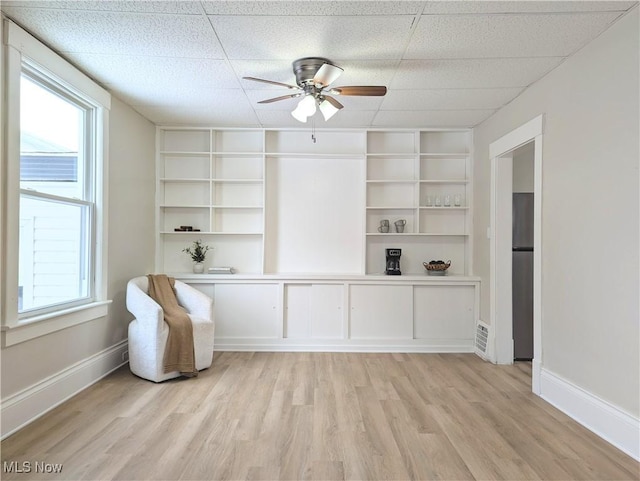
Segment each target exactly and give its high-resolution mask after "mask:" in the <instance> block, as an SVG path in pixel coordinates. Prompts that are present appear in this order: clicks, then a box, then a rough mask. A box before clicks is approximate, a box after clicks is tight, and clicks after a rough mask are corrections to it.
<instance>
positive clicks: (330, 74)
mask: <svg viewBox="0 0 640 481" xmlns="http://www.w3.org/2000/svg"><path fill="white" fill-rule="evenodd" d="M342 72H343V69H341V68H340V67H338V66H336V65H334V64H333V63H332V62H331V61H330V60H328V59H326V58H322V57H305V58H299V59H298V60H295V61H294V62H293V73H294V74H295V76H296V84H297V85H290V84H285V83H281V82H274V81H273V80H265V79H261V78H256V77H242V78H243V79H245V80H253V81H255V82H263V83H267V84H272V85H279V86H280V87H286V88H288V89H291V90H295V91H296V92H295V93H292V94H290V95H282V96H280V97H274V98H272V99H266V100H261V101H260V102H258V103H259V104H269V103H271V102H278V101H279V100H286V99H291V98H296V97H302V100H300V102H299V103H298V106H297V107H296V108H295V109H294V110H293V112H291V115H293V117H294V118H295V119H296V120H299V121H300V122H306V121H307V119H308V118H309V117H311V116H313V114H315V113H316V106H317V107H319V108H320V112H322V116H323V117H324V119H325V120H329V119H330V118H331V117H333V115H334V114H335V113H336V112H338V110H340V109H342V108H343V107H344V106H343V105H342V104H341V103H340V102H338V101H337V100H336V99H335V98H333V97H330V96H329V95H328V94H331V95H357V96H371V97H381V96H383V95H385V94H386V93H387V87H385V86H376V85H369V86H346V87H330V86H329V85H331V83H333V82H334V81H335V80H336V79H337V78H338V77H339V76H340V74H341V73H342Z"/></svg>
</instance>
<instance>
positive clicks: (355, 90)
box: [330, 85, 387, 97]
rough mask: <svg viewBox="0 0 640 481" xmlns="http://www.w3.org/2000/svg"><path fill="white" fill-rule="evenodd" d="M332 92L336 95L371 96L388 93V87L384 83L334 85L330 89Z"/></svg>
mask: <svg viewBox="0 0 640 481" xmlns="http://www.w3.org/2000/svg"><path fill="white" fill-rule="evenodd" d="M330 92H331V93H332V94H334V95H366V96H371V97H381V96H383V95H385V94H386V93H387V87H385V86H384V85H368V86H349V87H334V88H332V89H330Z"/></svg>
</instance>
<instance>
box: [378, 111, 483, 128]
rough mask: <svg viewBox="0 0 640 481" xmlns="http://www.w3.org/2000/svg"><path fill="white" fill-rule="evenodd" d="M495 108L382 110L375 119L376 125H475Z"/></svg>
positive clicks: (411, 126) (415, 126)
mask: <svg viewBox="0 0 640 481" xmlns="http://www.w3.org/2000/svg"><path fill="white" fill-rule="evenodd" d="M494 112H495V111H494V110H421V111H416V110H404V111H401V110H386V111H385V110H381V111H379V112H378V113H377V114H376V116H375V118H374V119H373V125H374V126H376V127H408V128H420V127H473V126H474V125H477V124H479V123H480V122H482V121H483V120H485V119H486V118H488V117H489V116H490V115H491V114H493V113H494Z"/></svg>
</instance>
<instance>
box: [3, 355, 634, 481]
mask: <svg viewBox="0 0 640 481" xmlns="http://www.w3.org/2000/svg"><path fill="white" fill-rule="evenodd" d="M0 447H1V448H2V449H1V460H2V463H3V468H4V472H3V473H2V479H6V480H22V481H39V480H44V479H46V480H65V481H68V480H76V479H77V480H91V481H93V480H105V481H106V480H131V481H135V480H178V479H182V480H193V481H196V480H203V481H204V480H209V481H213V480H220V481H222V480H250V481H254V480H255V481H267V480H268V481H275V480H291V481H294V480H295V481H297V480H311V481H316V480H317V481H319V480H323V481H334V480H335V481H344V480H385V479H389V480H392V479H393V480H428V479H434V480H475V479H478V480H479V479H495V480H513V479H522V480H524V479H531V480H556V479H558V480H560V479H562V480H594V481H596V480H598V481H604V480H613V479H615V480H635V481H638V480H640V464H639V463H637V462H636V461H634V460H633V459H631V458H630V457H629V456H627V455H625V454H624V453H622V452H621V451H619V450H617V449H615V448H613V447H612V446H611V445H609V444H608V443H606V442H605V441H603V440H602V439H600V438H598V437H597V436H596V435H595V434H593V433H591V432H590V431H588V430H587V429H585V428H584V427H582V426H580V425H579V424H577V423H576V422H574V421H573V420H571V419H570V418H568V417H567V416H566V415H564V414H563V413H561V412H560V411H558V410H557V409H555V408H554V407H553V406H551V405H549V404H548V403H546V402H544V400H542V399H541V398H539V397H537V396H534V395H533V394H532V393H531V366H530V363H517V364H515V365H513V366H495V365H492V364H489V363H487V362H484V361H483V360H482V359H480V358H478V357H477V356H475V355H473V354H408V353H405V354H403V353H395V354H380V353H375V354H374V353H371V354H369V353H268V352H264V353H263V352H260V353H252V352H221V353H216V354H215V356H214V363H213V365H212V367H211V368H210V369H208V370H206V371H203V372H201V373H200V375H199V376H198V377H197V378H193V379H174V380H170V381H167V382H164V383H160V384H154V383H151V382H148V381H144V380H142V379H139V378H136V377H135V376H133V375H131V374H130V372H129V371H128V369H126V368H122V369H119V370H118V371H116V372H114V373H113V374H111V375H110V376H108V377H106V378H105V379H103V380H101V381H100V382H98V383H96V384H95V385H94V386H92V387H90V388H88V389H86V390H85V391H83V392H81V393H79V394H78V395H77V396H75V397H74V398H72V399H70V400H69V401H68V402H66V403H64V404H63V405H61V406H59V407H57V408H56V409H53V410H52V411H51V412H49V413H47V414H46V415H44V416H43V417H42V418H40V419H38V420H37V421H35V422H33V423H32V424H30V425H29V426H27V427H25V428H24V429H22V430H21V431H19V432H17V433H15V434H14V435H12V436H10V437H9V438H7V439H5V440H4V441H2V443H1V445H0ZM35 461H38V462H41V463H42V462H46V463H61V464H62V465H63V471H62V472H61V473H57V474H56V473H35V472H30V473H20V472H17V471H18V470H17V469H16V467H17V466H18V465H19V463H22V462H31V463H34V462H35ZM12 463H13V464H12Z"/></svg>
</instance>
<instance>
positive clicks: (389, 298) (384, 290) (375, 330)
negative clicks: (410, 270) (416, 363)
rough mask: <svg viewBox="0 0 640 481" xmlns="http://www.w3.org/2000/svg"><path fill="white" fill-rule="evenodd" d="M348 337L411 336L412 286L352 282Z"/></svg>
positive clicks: (393, 337) (403, 337)
mask: <svg viewBox="0 0 640 481" xmlns="http://www.w3.org/2000/svg"><path fill="white" fill-rule="evenodd" d="M350 296H351V297H350V301H351V312H350V314H351V316H350V326H349V327H350V337H351V339H412V338H413V287H412V286H389V285H370V286H369V285H352V286H351V291H350Z"/></svg>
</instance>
